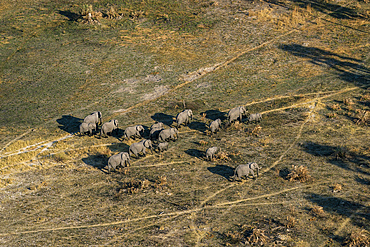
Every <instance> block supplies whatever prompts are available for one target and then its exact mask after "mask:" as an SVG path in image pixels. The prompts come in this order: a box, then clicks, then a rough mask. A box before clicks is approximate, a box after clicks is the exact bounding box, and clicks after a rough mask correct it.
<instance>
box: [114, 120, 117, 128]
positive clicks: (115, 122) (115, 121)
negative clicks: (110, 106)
mask: <svg viewBox="0 0 370 247" xmlns="http://www.w3.org/2000/svg"><path fill="white" fill-rule="evenodd" d="M114 125H115V126H116V127H118V120H116V119H114Z"/></svg>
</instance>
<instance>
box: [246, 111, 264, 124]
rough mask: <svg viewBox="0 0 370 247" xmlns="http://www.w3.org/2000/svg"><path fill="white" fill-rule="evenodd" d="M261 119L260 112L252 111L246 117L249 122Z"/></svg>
mask: <svg viewBox="0 0 370 247" xmlns="http://www.w3.org/2000/svg"><path fill="white" fill-rule="evenodd" d="M261 121H262V114H261V113H253V114H251V115H249V117H248V123H251V122H261Z"/></svg>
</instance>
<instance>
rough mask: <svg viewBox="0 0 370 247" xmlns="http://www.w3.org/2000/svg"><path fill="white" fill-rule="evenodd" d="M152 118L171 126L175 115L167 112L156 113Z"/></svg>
mask: <svg viewBox="0 0 370 247" xmlns="http://www.w3.org/2000/svg"><path fill="white" fill-rule="evenodd" d="M151 118H152V119H153V120H154V121H156V122H162V123H164V124H165V125H168V126H171V125H172V123H173V116H172V115H168V114H165V113H158V112H157V113H155V114H154V115H153V116H151Z"/></svg>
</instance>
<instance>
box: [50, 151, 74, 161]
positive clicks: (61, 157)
mask: <svg viewBox="0 0 370 247" xmlns="http://www.w3.org/2000/svg"><path fill="white" fill-rule="evenodd" d="M53 159H54V160H55V161H56V162H60V163H63V162H66V161H67V160H69V159H70V157H69V156H68V155H67V154H66V153H65V152H60V153H56V154H54V155H53Z"/></svg>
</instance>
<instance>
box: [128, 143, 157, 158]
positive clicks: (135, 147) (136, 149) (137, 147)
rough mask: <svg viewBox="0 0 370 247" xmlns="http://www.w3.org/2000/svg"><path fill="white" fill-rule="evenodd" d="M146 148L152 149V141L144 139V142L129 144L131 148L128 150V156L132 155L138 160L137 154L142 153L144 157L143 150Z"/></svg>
mask: <svg viewBox="0 0 370 247" xmlns="http://www.w3.org/2000/svg"><path fill="white" fill-rule="evenodd" d="M147 148H149V149H152V141H151V140H147V139H144V140H141V141H140V142H136V143H133V144H131V146H130V147H129V149H128V153H129V154H130V155H132V154H134V155H135V156H136V158H138V157H139V153H143V154H144V156H145V155H146V152H145V150H146V149H147Z"/></svg>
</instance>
